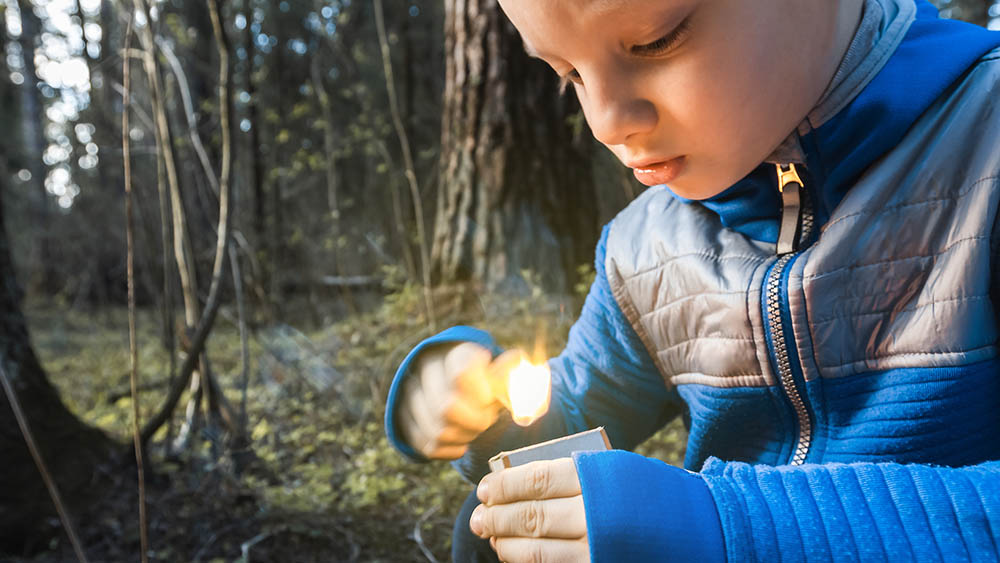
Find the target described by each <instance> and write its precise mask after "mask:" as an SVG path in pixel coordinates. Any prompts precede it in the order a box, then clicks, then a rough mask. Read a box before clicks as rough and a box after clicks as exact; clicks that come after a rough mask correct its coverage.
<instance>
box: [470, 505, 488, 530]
mask: <svg viewBox="0 0 1000 563" xmlns="http://www.w3.org/2000/svg"><path fill="white" fill-rule="evenodd" d="M483 510H485V509H484V508H483V505H481V504H480V505H479V506H477V507H476V509H475V510H473V511H472V517H471V518H469V529H470V530H472V533H474V534H476V535H477V536H478V535H482V533H483Z"/></svg>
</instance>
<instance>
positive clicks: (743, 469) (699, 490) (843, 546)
mask: <svg viewBox="0 0 1000 563" xmlns="http://www.w3.org/2000/svg"><path fill="white" fill-rule="evenodd" d="M574 458H575V460H576V467H577V472H578V473H579V476H580V485H581V488H582V490H583V498H584V505H585V510H586V515H587V533H588V537H589V538H590V550H591V559H592V560H593V561H594V562H595V563H600V562H602V561H616V560H628V561H662V560H663V554H665V553H670V554H677V558H678V559H677V560H682V561H688V560H697V561H701V562H704V563H708V562H716V561H719V562H721V561H726V560H728V561H779V560H780V561H900V562H903V561H996V560H998V558H1000V548H998V546H1000V462H996V461H994V462H988V463H983V464H980V465H975V466H969V467H961V468H951V467H936V466H929V465H903V464H896V463H878V464H876V463H856V464H827V465H802V466H780V467H770V466H765V465H749V464H746V463H738V462H723V461H720V460H718V459H715V458H711V459H709V461H708V462H706V464H705V466H704V468H703V469H702V471H701V473H700V474H688V473H687V472H685V471H684V470H682V469H678V468H676V467H672V466H669V465H666V464H663V463H661V462H658V461H655V460H650V459H646V458H642V457H640V456H636V455H635V454H628V453H625V452H592V453H582V454H576V455H575V456H574ZM621 554H628V557H625V558H621V557H619V556H620V555H621ZM671 560H673V558H671Z"/></svg>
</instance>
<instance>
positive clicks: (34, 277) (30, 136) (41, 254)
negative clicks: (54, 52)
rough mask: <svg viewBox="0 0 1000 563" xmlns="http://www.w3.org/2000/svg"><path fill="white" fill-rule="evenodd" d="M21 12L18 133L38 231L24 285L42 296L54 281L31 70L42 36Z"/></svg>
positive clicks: (26, 5) (31, 17)
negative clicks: (31, 188) (19, 116)
mask: <svg viewBox="0 0 1000 563" xmlns="http://www.w3.org/2000/svg"><path fill="white" fill-rule="evenodd" d="M18 9H19V10H20V12H21V37H20V43H21V53H22V55H21V56H22V58H23V60H24V83H23V84H22V85H21V131H22V135H23V136H24V151H25V153H24V154H25V159H26V161H27V168H28V170H29V171H30V172H31V182H32V184H34V189H33V190H32V193H31V214H32V216H33V222H34V224H35V225H36V226H37V227H38V234H37V235H36V236H35V237H33V238H34V242H33V245H32V252H31V258H30V263H29V264H28V265H27V266H28V269H26V271H30V272H32V274H31V275H30V276H27V277H28V278H29V279H28V285H29V287H30V288H31V289H33V290H36V291H38V292H40V293H42V294H43V295H45V294H48V293H49V292H50V291H51V290H53V289H54V287H53V283H54V277H55V274H54V273H53V272H52V268H51V266H50V264H49V257H50V254H51V252H50V249H49V245H50V241H49V234H48V233H49V228H50V226H51V222H52V218H51V212H50V204H49V196H48V193H47V192H46V190H45V176H46V174H47V173H48V167H47V166H46V165H45V162H44V161H43V160H42V156H43V155H44V153H45V144H46V141H45V135H44V133H43V128H44V126H45V120H44V119H43V117H44V115H43V113H44V109H43V107H42V95H41V93H40V92H39V90H38V83H39V79H38V73H37V70H36V69H35V44H36V43H37V42H38V40H40V38H41V35H42V22H41V20H40V19H39V18H38V16H37V15H36V14H35V12H34V8H33V5H32V3H31V2H29V1H27V0H19V1H18Z"/></svg>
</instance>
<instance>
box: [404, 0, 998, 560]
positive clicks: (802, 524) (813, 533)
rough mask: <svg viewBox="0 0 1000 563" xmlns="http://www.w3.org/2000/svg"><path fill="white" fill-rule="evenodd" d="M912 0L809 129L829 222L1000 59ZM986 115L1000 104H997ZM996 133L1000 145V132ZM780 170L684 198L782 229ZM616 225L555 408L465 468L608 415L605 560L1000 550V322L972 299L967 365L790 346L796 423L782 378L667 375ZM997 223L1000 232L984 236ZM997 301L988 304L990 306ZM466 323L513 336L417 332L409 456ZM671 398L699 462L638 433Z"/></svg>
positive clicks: (668, 414)
mask: <svg viewBox="0 0 1000 563" xmlns="http://www.w3.org/2000/svg"><path fill="white" fill-rule="evenodd" d="M872 1H882V2H884V3H887V4H891V3H892V2H896V1H898V2H900V3H904V2H905V0H869V4H871V2H872ZM917 7H918V9H917V10H916V12H915V16H914V18H913V21H912V22H909V23H908V26H907V27H906V30H905V33H901V40H900V41H899V42H898V45H895V46H894V49H893V51H892V52H891V53H888V54H887V57H888V60H887V62H885V63H884V64H882V65H881V66H880V67H879V72H878V75H877V76H875V77H874V78H872V79H870V80H868V81H867V82H866V83H865V87H864V88H863V89H862V90H861V91H860V92H856V93H854V97H853V99H852V100H849V101H848V102H849V103H846V104H845V105H843V106H842V107H841V108H840V109H839V111H838V113H837V114H836V115H835V116H833V117H832V118H830V119H829V120H827V121H825V122H824V124H823V125H822V126H821V127H818V128H816V129H815V130H813V131H809V132H808V134H806V135H803V136H802V137H801V138H800V141H801V145H802V149H803V151H804V155H803V156H804V161H805V166H804V167H803V170H802V173H803V175H804V176H806V180H805V182H804V183H805V184H807V186H806V189H807V190H811V191H809V195H808V197H810V198H811V200H812V205H813V206H814V210H815V219H816V222H817V226H818V227H824V226H825V225H827V224H828V223H832V222H834V221H840V220H841V219H839V218H834V219H833V220H832V221H831V217H834V216H835V215H836V213H837V212H836V210H837V209H838V205H840V204H841V202H842V200H844V198H845V197H847V194H848V193H849V192H850V191H851V188H852V187H854V186H855V185H856V182H857V181H858V178H859V177H860V176H861V175H862V174H863V173H864V172H865V170H867V169H870V168H871V167H873V166H876V164H877V163H879V162H883V163H884V162H885V159H886V158H888V157H887V155H891V153H892V152H893V151H894V150H896V147H897V145H898V144H899V143H900V141H901V139H903V138H904V137H905V136H906V135H907V134H908V132H911V129H912V128H913V127H914V124H915V123H917V121H918V120H919V119H921V118H922V117H926V115H925V114H927V112H928V111H931V108H939V107H940V104H941V99H942V98H943V97H945V96H947V95H948V92H951V91H953V90H954V89H955V88H956V86H955V85H956V84H958V83H959V82H961V81H962V80H964V79H966V78H967V77H968V75H969V73H970V69H973V68H976V67H977V66H978V65H983V64H993V65H997V64H1000V51H998V50H995V49H996V48H997V47H998V45H1000V34H998V33H991V32H986V31H984V30H981V29H979V28H976V27H974V26H968V25H964V24H959V23H957V22H950V21H945V20H940V19H938V18H937V12H936V10H934V8H933V7H932V6H931V5H930V4H928V3H926V2H919V3H918V4H917ZM852 47H853V45H852ZM992 61H998V62H992ZM928 69H930V70H928ZM997 84H1000V81H998V82H997ZM995 95H996V96H1000V91H998V92H996V94H995ZM935 104H939V105H935ZM934 111H937V110H936V109H935V110H934ZM942 111H943V110H942ZM983 118H984V119H994V120H996V119H1000V112H998V114H997V115H984V116H983ZM992 141H993V142H994V143H996V148H995V149H993V150H995V151H1000V138H994V139H992ZM767 169H768V167H767V166H764V165H762V168H761V169H759V170H758V171H755V172H754V173H753V174H751V175H750V176H748V177H747V178H745V179H744V180H742V181H741V182H740V183H738V184H737V185H734V186H733V187H731V188H730V189H729V190H727V191H726V192H723V193H722V194H720V195H719V196H716V197H715V198H712V199H711V200H708V201H704V202H683V203H684V205H693V206H698V209H699V210H701V211H699V213H703V212H707V213H710V214H711V217H714V218H715V220H716V221H717V222H718V223H720V225H721V227H720V229H723V230H727V231H731V232H734V233H738V234H739V235H740V236H742V237H745V238H746V239H747V240H749V241H756V242H754V244H758V243H759V245H763V246H766V245H769V244H770V245H774V244H775V243H776V242H778V239H779V236H780V235H779V230H780V227H779V223H780V213H781V202H780V201H779V200H778V197H779V196H777V195H776V191H774V190H768V189H762V187H761V186H762V183H763V184H768V183H770V184H773V182H774V181H775V179H774V177H773V174H772V175H771V176H770V177H769V176H768V175H767V173H766V172H765V171H766V170H767ZM770 169H771V170H772V171H773V167H770ZM990 178H993V180H992V181H993V182H994V184H996V185H997V186H998V187H1000V181H998V180H997V178H1000V168H998V169H997V170H996V173H995V174H994V175H993V176H991V177H988V178H984V180H989V179H990ZM810 186H811V187H810ZM664 194H667V196H668V197H672V196H671V195H670V194H669V191H668V189H667V188H665V187H661V188H651V189H650V190H649V191H648V192H647V193H646V194H644V196H643V198H640V199H641V200H642V201H640V202H638V203H637V204H636V205H639V206H642V205H645V206H646V207H650V208H653V207H655V205H654V204H655V203H656V201H657V199H656V198H658V197H660V198H662V197H663V196H664ZM675 207H676V206H675ZM663 208H664V209H668V208H669V209H673V207H669V206H664V207H663ZM643 212H644V213H646V214H647V215H646V216H648V215H649V212H647V211H643ZM634 216H635V214H634V212H633V213H632V214H623V215H622V216H620V217H619V218H617V219H616V220H615V221H621V220H623V218H628V217H634ZM652 217H653V220H657V219H656V215H655V213H654V214H653V215H652ZM662 220H663V221H669V220H671V219H670V217H669V216H664V217H663V218H662ZM887 224H888V223H887ZM611 227H614V224H612V225H611V226H609V227H606V228H605V230H604V233H603V235H602V237H601V241H600V243H599V244H598V248H597V252H596V254H597V256H596V269H597V278H596V280H595V282H594V285H593V286H592V288H591V290H590V294H589V295H588V297H587V300H586V302H585V304H584V307H583V310H582V312H581V314H580V318H579V320H578V321H577V323H576V324H575V325H574V326H573V328H572V330H571V331H570V336H569V341H568V344H567V346H566V348H565V349H564V350H563V352H562V353H561V354H560V355H559V356H557V357H555V358H553V359H551V360H550V361H549V365H550V368H551V370H552V375H553V389H552V397H553V402H552V406H551V408H550V411H549V412H548V413H547V414H546V415H545V416H543V417H542V418H541V419H540V420H539V421H538V422H536V423H535V424H533V425H532V426H530V427H528V428H521V427H518V426H515V425H513V424H512V423H511V422H510V420H509V418H506V417H505V418H503V419H502V420H500V421H498V422H497V424H495V425H494V426H493V427H492V428H490V429H489V430H487V431H486V432H485V433H484V434H483V435H482V436H480V437H479V438H478V439H477V440H476V441H475V442H473V444H471V445H470V448H469V451H468V453H467V454H466V455H465V456H464V457H463V458H462V459H459V460H457V461H456V462H454V465H455V467H456V468H457V469H458V470H459V471H460V472H461V473H462V474H463V475H464V476H465V477H466V478H468V479H469V480H470V481H473V482H475V481H477V480H478V479H479V478H481V477H482V475H484V474H485V473H486V471H487V467H486V460H487V459H488V458H489V457H490V456H492V455H493V454H495V453H496V452H498V451H501V450H509V449H514V448H517V447H520V446H523V445H526V444H530V443H535V442H539V441H542V440H545V439H549V438H552V437H556V436H561V435H566V434H570V433H574V432H579V431H582V430H586V429H589V428H593V427H595V426H598V425H602V426H605V428H606V429H607V431H608V434H609V436H610V438H611V442H612V444H613V445H614V446H615V447H617V448H621V449H620V450H615V451H611V452H599V453H578V454H576V455H575V456H574V459H575V462H576V467H577V471H578V474H579V476H580V482H581V486H582V489H583V496H584V503H585V507H586V512H587V529H588V537H589V541H590V549H591V558H592V560H593V561H598V562H599V561H663V560H678V561H688V560H694V559H696V558H697V559H700V560H702V561H706V562H707V561H725V560H729V561H772V560H774V561H777V560H782V561H842V560H843V561H890V560H891V561H914V560H920V561H997V560H1000V461H994V460H998V459H1000V378H998V377H997V375H998V371H1000V361H998V360H997V358H996V354H995V352H993V351H992V350H995V348H996V346H995V344H996V343H995V340H996V339H995V333H996V332H997V329H996V323H995V321H994V320H992V319H991V320H989V321H988V323H987V321H982V320H981V319H980V317H976V316H973V315H970V316H969V317H968V319H967V323H966V324H967V326H966V327H965V328H966V329H967V332H969V333H970V334H973V335H974V334H975V333H976V332H977V331H978V332H979V333H980V334H981V335H986V336H984V338H986V339H988V340H990V341H991V344H990V347H989V349H990V350H991V351H990V352H988V353H984V354H985V355H983V356H982V357H981V358H978V359H976V361H972V360H970V361H968V362H965V363H962V364H961V365H936V364H935V365H927V366H924V365H920V364H919V363H918V364H917V365H916V367H904V368H900V369H878V370H876V369H871V370H869V371H868V372H866V373H865V374H863V375H864V376H863V377H843V378H839V379H837V378H833V379H826V380H821V379H813V380H809V379H808V378H805V377H804V376H803V373H802V372H803V368H802V366H799V365H797V363H796V362H794V361H793V362H792V365H791V366H790V367H789V368H788V369H789V371H790V382H791V383H790V385H791V386H792V387H793V388H795V389H798V393H801V395H802V396H805V397H806V401H805V403H806V406H805V407H804V412H805V414H806V416H805V417H800V418H799V419H798V420H797V421H796V417H795V408H793V406H792V405H790V404H789V396H788V395H787V394H786V393H784V392H782V389H781V387H780V386H766V385H764V386H757V387H753V386H749V387H746V386H739V385H731V384H726V385H715V386H713V385H679V384H676V383H677V382H678V381H679V380H677V379H673V380H671V379H670V377H669V376H670V375H671V374H668V373H664V371H665V370H664V363H663V362H664V360H663V357H661V356H659V354H662V353H663V350H662V349H657V347H656V346H653V347H652V348H651V346H650V343H649V339H648V338H644V337H643V336H644V335H643V330H644V329H643V327H642V326H641V323H639V322H637V321H636V320H635V317H634V316H633V317H630V315H628V314H626V313H625V312H623V310H622V306H621V303H622V302H621V301H620V299H616V296H615V295H613V290H612V287H613V283H611V282H609V272H608V268H607V266H608V263H609V262H608V260H607V259H606V258H607V257H606V253H607V252H608V238H609V232H610V231H611ZM990 237H993V238H994V239H995V238H996V235H995V233H988V232H987V233H981V237H979V238H986V239H987V240H990ZM813 240H814V239H813ZM809 242H810V241H805V244H809ZM996 252H997V251H996V250H994V251H993V253H996ZM991 254H992V253H991ZM616 275H617V274H616ZM667 283H669V280H667ZM994 285H996V284H994ZM992 291H994V292H995V288H994V289H993V290H992ZM780 306H781V307H784V308H786V309H787V308H788V304H787V303H782V304H781V305H780ZM983 307H984V310H986V311H988V312H992V311H993V305H992V304H986V305H984V306H983ZM764 314H765V315H766V314H767V313H766V312H765V313H764ZM991 314H992V313H991ZM977 323H983V324H982V326H979V325H977ZM987 325H988V326H987ZM778 326H779V327H780V325H778ZM786 329H787V327H781V328H780V330H781V331H782V332H783V331H784V330H786ZM790 334H791V333H790ZM765 336H766V339H764V342H765V344H764V346H765V347H766V348H767V349H766V350H765V352H766V358H769V359H770V362H771V364H772V365H771V367H772V368H774V369H775V370H777V368H776V366H774V365H773V364H774V362H775V358H776V356H777V355H776V354H775V350H774V346H775V344H774V335H773V334H771V333H768V334H766V335H765ZM880 336H881V337H883V338H886V336H885V335H880ZM891 337H892V335H891V334H890V335H888V340H891V339H892V338H891ZM970 338H971V336H970ZM463 341H471V342H477V343H479V344H481V345H483V346H485V347H487V348H489V349H491V350H492V351H493V352H494V353H495V354H499V353H500V350H499V349H498V348H497V346H496V344H495V343H494V341H493V340H492V338H491V337H490V336H489V335H488V334H486V333H485V332H483V331H480V330H477V329H474V328H471V327H454V328H452V329H449V330H447V331H445V332H443V333H441V334H439V335H437V336H435V337H432V338H430V339H428V340H427V341H425V342H423V343H421V344H420V345H419V346H417V347H416V348H415V349H414V350H413V351H412V352H411V353H410V354H409V355H408V356H407V358H406V359H405V360H404V362H403V363H402V365H401V366H400V368H399V370H398V372H397V374H396V378H395V380H394V381H393V384H392V387H391V389H390V393H389V398H388V406H387V411H386V420H385V423H386V431H387V434H388V437H389V439H390V441H391V442H392V443H393V444H394V445H395V446H396V447H397V448H398V449H399V450H400V451H401V452H402V453H403V454H405V455H407V456H409V457H411V458H413V459H415V460H421V457H420V455H419V454H417V453H416V452H415V451H413V449H412V448H410V447H409V446H408V445H407V444H406V443H405V442H404V441H403V440H402V439H401V438H400V435H399V433H398V429H397V426H396V421H395V413H396V409H397V405H398V402H399V399H400V389H401V386H402V382H403V381H404V380H405V378H406V377H407V376H408V375H409V372H410V366H411V365H412V364H413V362H414V360H415V358H417V357H418V356H419V354H420V353H421V352H422V351H423V350H425V349H426V348H427V347H428V346H433V345H437V344H442V343H453V342H463ZM794 345H795V342H792V343H791V346H794ZM984 349H985V348H984ZM793 356H795V355H794V354H793ZM665 357H666V356H665ZM969 357H970V358H971V357H972V356H969ZM668 359H669V358H668ZM767 361H768V360H765V362H767ZM691 381H695V380H694V379H692V380H691ZM671 382H673V383H671ZM747 405H751V406H753V405H757V406H756V407H753V409H757V408H758V407H759V410H760V411H761V412H763V411H765V410H767V411H769V412H770V411H773V412H774V413H777V414H775V415H774V416H775V417H776V419H780V420H778V421H777V422H775V423H774V424H773V425H771V426H767V425H762V424H761V423H760V421H759V420H757V419H753V418H750V417H747V416H745V413H746V406H747ZM737 407H739V408H737ZM740 409H742V410H740ZM676 416H683V417H684V419H685V422H686V423H687V424H688V426H689V429H690V436H689V443H688V449H687V457H686V459H685V466H686V469H681V468H677V467H672V466H670V465H667V464H665V463H662V462H660V461H657V460H653V459H648V458H644V457H641V456H638V455H636V454H633V453H629V452H628V451H625V450H630V449H632V448H634V447H635V446H636V445H638V444H639V443H641V442H642V441H643V440H645V439H646V438H647V437H649V436H650V435H651V434H652V433H654V432H655V431H656V430H657V429H659V428H661V427H662V426H663V425H664V424H665V423H666V422H668V421H669V420H671V419H672V418H674V417H676ZM831 421H846V422H843V423H839V422H838V423H836V424H834V423H833V422H831ZM783 425H784V426H783ZM803 425H810V426H811V428H810V431H811V433H812V434H811V436H810V437H811V439H812V440H813V441H815V442H816V445H815V446H814V447H813V449H812V450H809V449H802V448H801V446H802V443H801V442H802V436H803V428H802V426H803ZM835 426H836V431H833V430H830V429H831V428H834V427H835ZM772 427H773V428H781V427H786V428H787V431H784V430H773V428H772ZM758 428H760V429H762V430H761V432H757V430H758ZM755 433H758V434H766V436H764V437H759V436H755ZM807 445H808V444H807ZM852 452H853V453H852ZM797 454H798V455H797ZM802 462H804V463H802Z"/></svg>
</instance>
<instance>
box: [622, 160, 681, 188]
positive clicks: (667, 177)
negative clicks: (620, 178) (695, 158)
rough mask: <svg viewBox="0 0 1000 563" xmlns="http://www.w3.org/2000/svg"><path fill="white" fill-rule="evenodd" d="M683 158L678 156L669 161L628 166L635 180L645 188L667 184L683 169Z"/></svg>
mask: <svg viewBox="0 0 1000 563" xmlns="http://www.w3.org/2000/svg"><path fill="white" fill-rule="evenodd" d="M684 163H685V158H684V157H683V156H679V157H677V158H672V159H670V160H663V161H660V162H651V163H644V164H638V165H629V167H630V168H632V172H633V174H635V179H636V180H639V181H640V182H642V183H643V184H645V185H647V186H656V185H659V184H668V183H670V182H671V181H673V179H674V178H676V177H677V176H678V174H680V173H681V171H682V170H683V169H684Z"/></svg>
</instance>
